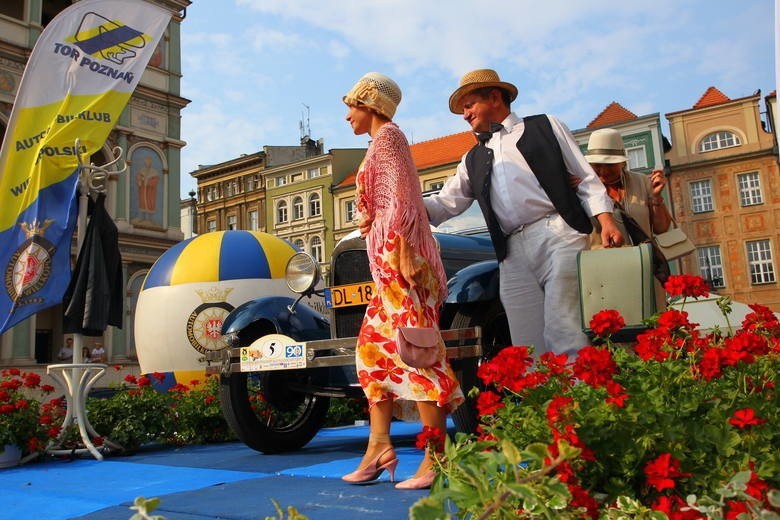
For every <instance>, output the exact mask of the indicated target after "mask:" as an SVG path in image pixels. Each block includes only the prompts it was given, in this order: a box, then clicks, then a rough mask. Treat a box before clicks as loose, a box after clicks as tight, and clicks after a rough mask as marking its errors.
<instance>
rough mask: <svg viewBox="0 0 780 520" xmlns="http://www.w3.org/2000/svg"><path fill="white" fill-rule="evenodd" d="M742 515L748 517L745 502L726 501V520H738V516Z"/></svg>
mask: <svg viewBox="0 0 780 520" xmlns="http://www.w3.org/2000/svg"><path fill="white" fill-rule="evenodd" d="M743 514H744V515H747V516H748V517H749V516H750V511H749V510H748V506H747V502H737V501H736V500H728V501H726V520H739V518H740V516H739V515H743ZM742 518H744V517H742Z"/></svg>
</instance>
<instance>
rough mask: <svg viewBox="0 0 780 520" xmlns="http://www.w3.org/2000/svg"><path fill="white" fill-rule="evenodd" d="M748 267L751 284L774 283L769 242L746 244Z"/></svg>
mask: <svg viewBox="0 0 780 520" xmlns="http://www.w3.org/2000/svg"><path fill="white" fill-rule="evenodd" d="M746 246H747V257H748V265H749V266H750V281H751V283H753V284H754V285H755V284H761V283H772V282H774V281H775V268H774V266H773V265H772V249H771V248H770V247H769V240H754V241H752V242H747V244H746Z"/></svg>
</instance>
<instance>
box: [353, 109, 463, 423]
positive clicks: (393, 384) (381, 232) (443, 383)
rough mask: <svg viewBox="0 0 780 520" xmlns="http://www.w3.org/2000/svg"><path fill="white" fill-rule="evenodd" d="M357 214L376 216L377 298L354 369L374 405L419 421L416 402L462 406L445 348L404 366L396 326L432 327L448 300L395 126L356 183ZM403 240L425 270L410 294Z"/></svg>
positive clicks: (381, 135) (377, 138)
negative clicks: (422, 363)
mask: <svg viewBox="0 0 780 520" xmlns="http://www.w3.org/2000/svg"><path fill="white" fill-rule="evenodd" d="M356 185H357V207H358V211H359V212H360V213H361V214H363V215H366V216H373V219H374V220H373V225H372V227H371V231H370V232H369V233H368V235H367V236H366V249H367V251H368V258H369V265H370V267H371V276H372V278H373V280H374V283H375V284H376V293H375V294H374V297H373V298H372V299H371V301H370V302H369V304H368V308H367V309H366V315H365V318H364V319H363V324H362V325H361V328H360V333H359V335H358V342H357V351H356V366H357V373H358V378H359V380H360V385H361V386H362V387H363V391H364V392H365V394H366V397H367V398H368V403H369V406H373V405H374V404H376V403H378V402H380V401H384V400H386V399H393V402H394V407H393V415H395V416H396V417H399V418H402V419H405V420H416V419H417V417H418V414H417V409H416V406H415V402H416V401H435V402H436V403H437V404H438V405H439V406H441V407H443V408H445V409H446V410H447V411H448V412H450V411H452V410H454V409H455V408H457V406H458V405H459V404H460V403H462V402H463V392H461V390H460V386H459V385H458V381H457V379H456V378H455V374H454V372H453V371H452V368H451V367H450V366H449V364H448V363H447V360H446V355H445V349H444V345H443V344H442V345H440V348H439V350H440V356H439V360H438V361H437V362H436V364H435V365H434V366H432V367H431V368H425V369H417V368H411V367H409V366H407V365H406V364H405V363H404V362H403V361H401V358H400V356H399V355H398V352H397V347H396V336H397V331H398V327H401V326H404V327H433V326H437V324H438V322H439V307H440V306H441V303H442V302H443V301H444V298H445V297H446V295H447V281H446V277H445V274H444V268H443V266H442V263H441V257H440V256H439V251H438V247H437V245H436V241H435V240H434V238H433V235H432V234H431V231H430V226H429V224H428V216H427V214H426V212H425V206H424V204H423V201H422V193H421V191H420V182H419V177H418V175H417V170H416V168H415V166H414V162H413V161H412V156H411V153H410V151H409V143H408V142H407V141H406V137H405V136H404V134H403V132H401V130H400V129H399V128H398V126H397V125H395V124H394V123H386V124H384V125H382V127H381V128H380V129H379V130H378V131H377V133H376V135H374V139H373V141H372V143H371V145H370V146H369V148H368V151H367V153H366V158H365V159H364V161H363V163H362V164H361V166H360V169H359V171H358V174H357V179H356ZM401 235H402V236H404V237H405V238H406V240H407V242H408V243H409V246H410V247H411V248H412V250H413V251H415V254H416V259H415V264H416V265H421V269H422V272H423V277H422V278H423V280H422V282H421V283H420V284H419V285H418V286H416V287H415V288H414V289H411V288H410V286H409V284H408V283H407V282H406V280H405V279H404V277H403V276H402V275H401V272H400V270H399V254H398V251H399V246H398V237H399V236H401Z"/></svg>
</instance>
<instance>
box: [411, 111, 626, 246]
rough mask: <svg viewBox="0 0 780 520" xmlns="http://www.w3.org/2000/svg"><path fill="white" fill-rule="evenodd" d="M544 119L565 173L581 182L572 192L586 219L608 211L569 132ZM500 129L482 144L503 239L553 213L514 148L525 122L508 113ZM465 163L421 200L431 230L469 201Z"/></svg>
mask: <svg viewBox="0 0 780 520" xmlns="http://www.w3.org/2000/svg"><path fill="white" fill-rule="evenodd" d="M547 118H548V119H549V120H550V124H551V125H552V129H553V133H554V134H555V137H556V139H557V140H558V143H559V144H560V147H561V152H562V154H563V160H564V163H565V165H566V169H567V171H568V172H569V173H570V174H571V175H575V176H577V177H579V178H580V179H581V180H582V181H581V182H580V184H579V186H578V187H577V197H578V198H579V199H580V202H581V203H582V207H583V208H584V209H585V212H586V213H587V214H588V216H590V217H593V216H595V215H598V214H599V213H605V212H612V200H611V199H610V198H609V196H608V195H607V191H606V189H605V188H604V185H603V184H602V183H601V181H600V180H599V178H598V176H596V173H595V172H594V171H593V168H591V166H590V164H589V163H588V162H587V161H586V160H585V157H584V156H583V155H582V152H580V149H579V147H578V146H577V143H576V141H575V140H574V137H573V136H572V135H571V132H570V131H569V129H568V128H567V127H566V125H564V124H563V122H561V121H560V120H559V119H558V118H556V117H554V116H549V115H548V116H547ZM501 124H502V125H503V129H502V130H500V131H498V132H495V133H494V134H493V135H492V137H491V138H490V140H489V141H488V142H487V146H488V148H490V149H492V150H493V154H494V158H493V171H492V173H491V183H490V202H491V205H492V206H493V211H494V212H495V214H496V217H497V218H498V222H499V224H500V226H501V229H502V230H503V231H504V233H505V234H509V233H511V232H512V231H514V230H515V229H517V228H519V227H520V226H522V225H526V224H530V223H532V222H536V221H537V220H539V219H541V218H542V217H544V216H545V215H549V214H551V213H555V212H556V210H555V206H554V205H553V203H552V201H551V200H550V198H549V197H548V196H547V193H545V191H544V190H543V189H542V187H541V185H540V184H539V181H538V180H537V179H536V176H535V175H534V173H533V172H532V171H531V168H530V167H529V166H528V163H527V162H526V160H525V157H523V154H521V153H520V150H518V148H517V143H518V141H519V140H520V137H521V136H522V135H523V131H524V130H525V123H524V122H523V120H522V119H521V118H519V117H518V116H517V115H516V114H515V113H514V112H511V113H510V114H509V115H508V116H507V118H506V119H504V121H502V122H501ZM467 153H468V152H467ZM465 159H466V154H464V155H463V157H462V158H461V161H460V163H459V164H458V167H457V170H456V171H455V175H453V176H452V177H450V178H449V179H447V182H446V183H445V184H444V187H443V188H442V189H441V191H440V192H439V193H438V194H436V195H433V196H431V197H426V198H425V208H426V209H427V210H428V216H429V218H430V220H431V224H433V225H434V226H438V225H439V224H441V223H442V222H444V221H445V220H447V219H448V218H450V217H453V216H455V215H459V214H460V213H462V212H463V211H465V210H466V209H467V208H468V207H469V206H470V205H471V203H472V202H473V201H474V199H475V196H474V192H473V191H472V189H471V183H470V182H469V177H468V173H467V171H466V161H465Z"/></svg>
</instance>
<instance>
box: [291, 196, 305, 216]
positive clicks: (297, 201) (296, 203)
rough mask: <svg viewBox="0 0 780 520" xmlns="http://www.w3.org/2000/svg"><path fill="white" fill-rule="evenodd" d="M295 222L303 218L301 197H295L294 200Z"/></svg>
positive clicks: (293, 214)
mask: <svg viewBox="0 0 780 520" xmlns="http://www.w3.org/2000/svg"><path fill="white" fill-rule="evenodd" d="M292 211H293V213H292V218H293V220H300V219H302V218H303V199H302V198H301V197H295V198H294V199H293V210H292Z"/></svg>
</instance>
